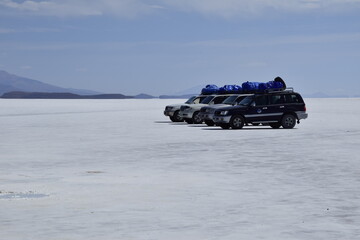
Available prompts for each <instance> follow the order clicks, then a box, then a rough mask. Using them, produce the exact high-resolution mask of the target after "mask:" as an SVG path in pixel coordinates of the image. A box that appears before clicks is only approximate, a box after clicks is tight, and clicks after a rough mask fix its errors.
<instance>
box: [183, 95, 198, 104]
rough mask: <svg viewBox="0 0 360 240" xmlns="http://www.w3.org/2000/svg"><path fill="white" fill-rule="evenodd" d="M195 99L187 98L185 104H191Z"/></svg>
mask: <svg viewBox="0 0 360 240" xmlns="http://www.w3.org/2000/svg"><path fill="white" fill-rule="evenodd" d="M195 98H196V96H192V97H191V98H189V99H188V100H187V101H186V102H185V103H187V104H191V103H192V102H193V101H194V99H195Z"/></svg>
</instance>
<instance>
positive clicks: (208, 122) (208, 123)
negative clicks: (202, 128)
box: [205, 120, 215, 127]
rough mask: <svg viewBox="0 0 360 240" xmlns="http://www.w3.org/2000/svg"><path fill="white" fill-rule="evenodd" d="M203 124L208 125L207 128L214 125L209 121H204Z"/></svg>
mask: <svg viewBox="0 0 360 240" xmlns="http://www.w3.org/2000/svg"><path fill="white" fill-rule="evenodd" d="M205 124H206V125H208V126H209V127H211V126H214V125H215V123H214V122H213V121H211V120H205Z"/></svg>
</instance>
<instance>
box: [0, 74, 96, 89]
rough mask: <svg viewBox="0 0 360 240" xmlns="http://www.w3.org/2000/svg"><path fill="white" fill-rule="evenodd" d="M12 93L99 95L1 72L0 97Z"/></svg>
mask: <svg viewBox="0 0 360 240" xmlns="http://www.w3.org/2000/svg"><path fill="white" fill-rule="evenodd" d="M11 91H22V92H52V93H55V92H57V93H59V92H69V93H74V94H80V95H87V94H97V92H95V91H89V90H82V89H71V88H62V87H58V86H54V85H51V84H47V83H43V82H40V81H37V80H33V79H30V78H25V77H20V76H16V75H14V74H10V73H8V72H5V71H2V70H0V95H1V94H3V93H6V92H11Z"/></svg>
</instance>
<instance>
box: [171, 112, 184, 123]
mask: <svg viewBox="0 0 360 240" xmlns="http://www.w3.org/2000/svg"><path fill="white" fill-rule="evenodd" d="M179 113H180V111H175V112H174V115H173V116H172V117H170V119H171V121H173V122H183V121H184V119H183V118H182V117H181V116H180V114H179Z"/></svg>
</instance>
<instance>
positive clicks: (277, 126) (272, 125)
mask: <svg viewBox="0 0 360 240" xmlns="http://www.w3.org/2000/svg"><path fill="white" fill-rule="evenodd" d="M269 125H270V127H272V128H274V129H278V128H280V127H281V123H270V124H269Z"/></svg>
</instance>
